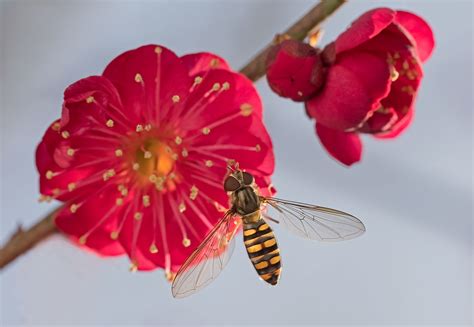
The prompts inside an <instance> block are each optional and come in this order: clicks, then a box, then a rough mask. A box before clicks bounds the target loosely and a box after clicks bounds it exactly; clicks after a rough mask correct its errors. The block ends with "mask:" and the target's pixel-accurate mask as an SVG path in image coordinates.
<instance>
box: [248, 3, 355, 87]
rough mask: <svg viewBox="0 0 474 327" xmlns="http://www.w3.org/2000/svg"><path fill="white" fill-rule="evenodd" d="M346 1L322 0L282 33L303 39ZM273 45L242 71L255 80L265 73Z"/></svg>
mask: <svg viewBox="0 0 474 327" xmlns="http://www.w3.org/2000/svg"><path fill="white" fill-rule="evenodd" d="M344 2H346V0H321V1H320V2H319V3H318V4H317V5H316V6H314V7H313V8H311V9H310V10H309V11H308V12H307V13H306V14H305V15H304V16H303V17H301V19H299V20H298V21H297V22H296V23H294V24H293V25H292V26H290V27H289V28H288V29H287V30H286V31H285V32H283V33H282V34H286V35H288V36H289V37H290V38H292V39H294V40H300V41H301V40H303V39H304V38H305V37H306V36H307V35H308V33H309V32H310V31H311V30H313V29H314V28H315V27H316V26H317V25H319V24H321V23H322V22H323V21H324V20H325V19H326V18H328V17H329V16H330V15H331V14H332V13H333V12H334V11H336V9H338V8H339V7H340V6H342V5H343V4H344ZM272 45H273V43H270V44H268V45H267V46H266V47H265V48H264V49H262V50H261V51H260V52H259V53H258V54H257V55H256V56H255V57H254V58H253V59H252V60H251V61H250V62H249V63H248V64H247V65H245V66H244V67H243V68H242V69H241V70H240V72H241V73H242V74H244V75H246V76H247V77H248V78H250V79H251V80H252V81H254V82H255V81H257V80H258V79H259V78H260V77H262V76H263V75H265V62H266V60H267V55H268V52H269V51H270V48H271V47H272Z"/></svg>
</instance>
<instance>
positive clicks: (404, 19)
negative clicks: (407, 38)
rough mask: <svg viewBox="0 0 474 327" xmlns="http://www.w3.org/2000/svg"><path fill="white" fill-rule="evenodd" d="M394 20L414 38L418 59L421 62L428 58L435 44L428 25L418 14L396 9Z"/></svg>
mask: <svg viewBox="0 0 474 327" xmlns="http://www.w3.org/2000/svg"><path fill="white" fill-rule="evenodd" d="M395 21H396V23H397V24H400V25H401V26H402V27H403V28H404V29H405V30H406V31H407V32H408V33H410V35H411V36H412V37H413V39H414V40H415V42H416V49H417V52H418V56H419V57H420V60H421V61H422V62H425V61H426V60H428V59H429V57H430V56H431V53H432V52H433V49H434V46H435V39H434V34H433V30H432V29H431V27H430V25H429V24H428V23H427V22H426V21H425V20H424V19H423V18H421V17H420V16H418V15H415V14H413V13H410V12H407V11H397V14H396V16H395Z"/></svg>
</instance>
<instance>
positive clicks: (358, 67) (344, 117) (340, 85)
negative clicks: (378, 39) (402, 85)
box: [306, 52, 391, 131]
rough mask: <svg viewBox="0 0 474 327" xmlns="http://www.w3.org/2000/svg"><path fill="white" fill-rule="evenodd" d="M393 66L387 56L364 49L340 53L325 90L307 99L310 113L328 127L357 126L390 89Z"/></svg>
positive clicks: (351, 127)
mask: <svg viewBox="0 0 474 327" xmlns="http://www.w3.org/2000/svg"><path fill="white" fill-rule="evenodd" d="M390 83H391V80H390V70H389V65H388V64H387V62H386V60H385V59H382V58H380V57H379V56H377V55H374V54H371V53H364V52H349V53H345V54H343V55H341V56H339V58H338V61H337V63H336V64H335V65H334V66H332V67H331V68H330V69H329V71H328V75H327V78H326V83H325V85H324V87H323V89H322V91H321V92H319V93H318V94H317V95H316V96H315V97H314V98H312V99H311V100H309V101H308V102H306V110H307V113H308V115H309V116H311V117H313V118H316V120H317V121H318V122H319V123H321V124H323V125H325V126H328V127H331V128H334V129H338V130H340V131H346V130H349V129H356V128H358V127H359V125H360V124H361V123H363V122H364V121H365V119H366V118H368V116H369V115H370V114H371V112H372V111H374V110H376V109H377V108H378V106H379V105H380V104H379V103H380V100H381V99H383V98H384V97H386V96H387V94H388V92H389V91H390Z"/></svg>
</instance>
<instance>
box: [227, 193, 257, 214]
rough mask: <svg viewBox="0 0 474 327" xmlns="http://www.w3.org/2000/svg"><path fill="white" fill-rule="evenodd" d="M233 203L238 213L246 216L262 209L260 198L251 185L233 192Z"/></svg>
mask: <svg viewBox="0 0 474 327" xmlns="http://www.w3.org/2000/svg"><path fill="white" fill-rule="evenodd" d="M231 199H232V204H233V206H234V209H235V211H236V212H237V214H239V215H241V216H245V215H248V214H251V213H253V212H255V211H257V210H259V209H260V199H259V197H258V195H257V193H256V192H255V190H254V189H253V188H252V187H251V186H245V187H243V188H241V189H238V190H237V191H235V192H234V193H232V198H231Z"/></svg>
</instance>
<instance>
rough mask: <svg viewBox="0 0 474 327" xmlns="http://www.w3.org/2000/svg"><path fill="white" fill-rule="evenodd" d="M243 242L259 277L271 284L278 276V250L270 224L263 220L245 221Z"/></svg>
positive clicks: (279, 270)
mask: <svg viewBox="0 0 474 327" xmlns="http://www.w3.org/2000/svg"><path fill="white" fill-rule="evenodd" d="M244 243H245V248H246V249H247V253H248V255H249V258H250V261H252V264H253V266H254V267H255V270H257V273H258V274H259V275H260V277H261V278H262V279H263V280H264V281H266V282H267V283H269V284H271V285H276V284H277V283H278V279H279V278H280V272H281V261H280V259H281V258H280V250H279V249H278V244H277V241H276V239H275V235H274V234H273V231H272V229H271V228H270V226H269V225H268V224H267V223H266V222H265V221H264V220H263V219H259V220H258V221H256V222H245V219H244Z"/></svg>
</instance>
